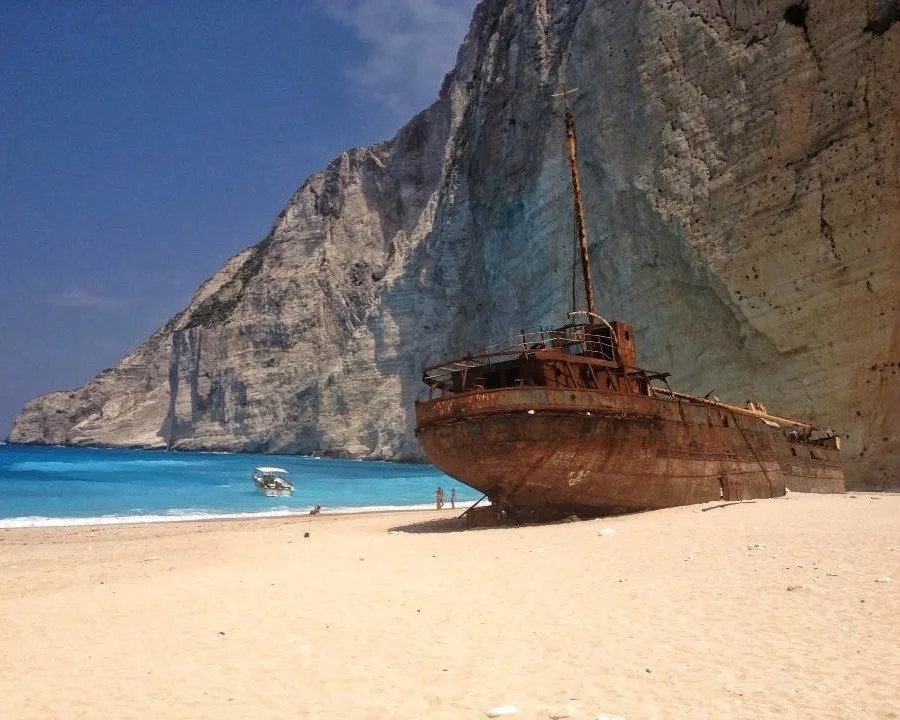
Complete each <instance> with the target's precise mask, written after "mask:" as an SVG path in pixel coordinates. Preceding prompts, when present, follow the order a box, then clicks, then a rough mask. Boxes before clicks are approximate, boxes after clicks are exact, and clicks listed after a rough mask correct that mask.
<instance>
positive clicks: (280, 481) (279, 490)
mask: <svg viewBox="0 0 900 720" xmlns="http://www.w3.org/2000/svg"><path fill="white" fill-rule="evenodd" d="M287 473H288V471H287V470H285V469H284V468H277V467H258V468H256V469H255V470H254V471H253V482H254V484H255V485H256V487H257V488H259V491H260V492H261V493H262V494H263V495H267V496H269V497H282V496H285V495H291V494H292V493H293V492H294V485H293V483H292V482H291V481H290V480H288V478H287Z"/></svg>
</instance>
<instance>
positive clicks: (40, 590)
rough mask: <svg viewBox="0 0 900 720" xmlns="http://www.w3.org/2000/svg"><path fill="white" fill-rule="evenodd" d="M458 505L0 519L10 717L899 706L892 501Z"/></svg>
mask: <svg viewBox="0 0 900 720" xmlns="http://www.w3.org/2000/svg"><path fill="white" fill-rule="evenodd" d="M457 512H458V511H457ZM454 516H455V514H454V513H453V512H452V511H450V510H446V509H445V510H444V511H442V512H436V511H433V512H414V513H413V512H409V513H385V514H373V515H350V516H327V515H325V516H319V517H314V518H313V517H309V518H307V517H300V518H284V519H275V520H254V521H243V520H236V521H225V522H203V523H172V524H154V525H132V526H102V527H77V528H34V529H13V530H3V531H0V577H2V583H0V717H2V718H16V719H18V718H243V719H246V718H483V717H485V711H486V710H488V709H490V708H493V707H495V706H501V705H515V706H517V707H518V708H519V709H520V712H519V713H518V714H517V715H515V716H514V717H517V718H548V717H562V716H565V715H568V716H570V717H573V718H596V717H598V716H601V715H610V716H621V717H624V718H628V720H637V719H639V718H770V717H783V718H900V682H898V677H900V496H897V495H874V494H868V493H851V494H848V495H846V496H816V495H799V494H792V495H790V496H789V497H787V498H780V499H775V500H759V501H755V502H747V503H739V504H730V505H727V506H725V507H716V506H715V504H710V505H700V506H692V507H682V508H673V509H670V510H663V511H657V512H650V513H642V514H637V515H628V516H620V517H615V518H606V519H599V520H589V521H579V522H569V523H559V524H552V525H544V526H528V527H509V528H494V529H483V530H470V531H457V530H455V529H454V528H455V523H454V522H453V520H452V518H453V517H454ZM610 531H611V532H610ZM306 532H308V533H309V537H308V538H304V533H306ZM889 579H890V580H891V581H888V580H889Z"/></svg>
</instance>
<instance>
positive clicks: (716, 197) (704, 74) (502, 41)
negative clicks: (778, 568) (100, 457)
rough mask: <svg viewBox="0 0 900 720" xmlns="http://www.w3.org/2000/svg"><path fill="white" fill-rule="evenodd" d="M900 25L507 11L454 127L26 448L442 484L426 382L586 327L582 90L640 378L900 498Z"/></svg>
mask: <svg viewBox="0 0 900 720" xmlns="http://www.w3.org/2000/svg"><path fill="white" fill-rule="evenodd" d="M898 20H900V7H898V3H897V2H896V0H804V1H803V2H799V3H794V4H791V3H790V2H786V1H784V0H782V1H781V2H775V1H774V0H754V1H753V2H750V1H749V0H744V1H739V0H631V1H626V0H528V1H526V0H519V1H518V2H516V1H514V0H503V1H501V0H485V2H483V3H482V4H481V5H480V6H479V7H478V8H477V10H476V12H475V16H474V18H473V22H472V26H471V29H470V31H469V34H468V36H467V38H466V40H465V42H464V44H463V46H462V47H461V49H460V51H459V56H458V61H457V65H456V68H455V69H454V70H453V71H452V73H450V74H449V75H448V76H447V79H446V81H445V83H444V86H443V88H442V90H441V93H440V97H439V99H438V100H437V102H436V103H435V104H434V105H432V106H431V107H430V108H428V109H427V110H425V111H424V112H422V113H421V114H419V115H418V116H416V117H415V118H413V119H412V121H410V123H409V124H408V125H406V126H405V127H404V128H403V129H402V130H400V132H399V133H398V134H397V136H396V137H395V138H393V139H392V140H390V141H388V142H385V143H383V144H381V145H377V146H375V147H371V148H366V149H356V150H350V151H347V152H345V153H344V154H343V155H341V156H340V157H339V158H337V159H336V160H334V162H332V164H331V165H330V166H329V167H328V168H327V169H326V170H325V171H324V172H322V173H319V174H317V175H314V176H313V177H311V178H310V179H309V180H307V181H306V183H305V184H304V185H303V186H302V187H301V188H300V189H299V190H298V191H297V192H296V193H295V194H294V196H293V197H292V198H291V200H290V202H289V203H288V205H287V207H286V208H285V209H284V211H283V212H282V214H281V215H280V216H279V217H278V218H277V220H276V221H275V223H274V225H273V227H272V229H271V231H270V232H269V234H268V235H267V236H266V238H265V239H264V240H263V241H262V242H261V243H259V244H258V245H256V246H254V247H252V248H250V249H248V250H246V251H245V252H243V253H241V254H240V255H238V256H237V257H235V258H233V259H232V260H231V261H230V262H229V263H228V264H227V265H226V266H225V267H224V268H223V269H222V270H221V271H220V272H219V273H218V274H217V275H216V276H215V277H214V278H212V279H211V280H209V281H208V282H206V283H205V284H204V285H203V286H202V287H201V288H200V289H199V290H198V292H197V294H196V295H195V297H194V298H193V299H192V301H191V303H190V305H189V306H188V307H187V308H186V309H185V310H184V311H183V312H181V313H180V314H179V315H177V316H176V317H174V318H173V319H172V320H171V321H170V322H169V323H168V324H167V325H166V326H165V327H164V328H162V329H161V330H159V331H158V332H157V333H156V334H154V335H153V336H152V337H151V338H150V339H149V340H148V341H147V342H146V343H145V344H144V345H142V346H141V347H140V348H138V349H137V350H136V351H135V352H133V353H132V354H131V355H129V356H127V357H126V358H124V359H123V360H122V361H121V362H120V363H119V365H117V366H116V367H115V368H113V369H110V370H106V371H104V372H102V373H101V374H100V375H98V376H97V377H96V378H94V379H93V380H92V381H90V382H89V383H87V384H86V385H85V386H83V387H81V388H79V389H77V390H75V391H73V392H71V393H51V394H49V395H45V396H43V397H41V398H38V399H36V400H34V401H32V402H31V403H29V404H28V406H26V408H25V409H24V410H23V411H22V413H21V414H20V416H19V417H18V419H17V420H16V423H15V426H14V428H13V430H12V433H11V435H10V438H9V439H10V441H13V442H41V443H68V444H90V445H133V446H159V447H171V448H179V449H196V448H208V449H226V450H257V451H259V450H265V451H276V450H277V451H282V452H302V453H322V454H334V455H348V456H357V457H370V458H395V459H414V458H417V457H418V448H417V446H416V443H415V439H414V437H413V435H412V405H413V400H414V398H415V397H416V395H417V393H418V392H419V384H420V382H419V381H420V377H421V370H422V368H423V366H424V365H426V364H427V363H428V362H429V361H434V360H437V359H439V358H440V357H441V356H443V355H445V354H446V353H448V352H449V353H456V352H460V351H463V350H465V349H467V348H470V347H472V346H480V345H484V344H488V343H489V342H492V341H496V340H499V339H502V338H505V337H507V336H508V335H510V334H511V333H512V332H514V331H515V330H517V329H519V328H521V327H529V326H537V325H544V326H548V325H552V324H555V323H558V321H559V320H560V319H561V317H562V316H563V315H564V313H565V311H566V310H567V309H568V306H569V304H570V298H571V293H572V288H571V282H572V270H573V268H572V264H573V240H572V210H571V202H570V200H569V194H568V193H569V184H568V177H567V168H566V160H565V149H564V143H563V130H562V121H561V114H560V108H559V106H558V101H554V100H553V98H552V97H551V95H552V93H554V92H556V91H558V90H559V89H560V88H561V87H562V86H563V85H568V86H569V87H577V88H578V92H577V94H576V96H575V98H576V99H575V100H574V110H575V113H576V117H577V120H578V128H579V151H580V157H581V163H582V175H583V181H584V185H585V198H586V205H587V213H588V217H589V233H590V241H591V252H592V262H593V268H592V270H593V274H594V277H595V282H596V284H597V286H598V306H599V308H601V310H602V311H603V312H604V314H606V315H607V316H610V317H613V318H618V319H622V320H625V321H627V322H630V323H632V324H633V325H634V326H635V328H636V331H637V335H638V341H639V346H638V347H639V355H640V360H641V362H642V364H643V365H644V366H646V367H650V368H654V369H660V370H671V371H672V372H673V379H672V384H673V386H675V387H678V388H679V389H683V390H686V391H697V392H701V393H706V392H708V391H710V390H714V391H715V394H716V395H717V396H718V397H720V398H721V399H723V400H731V401H734V402H738V403H743V402H744V401H745V400H747V399H750V398H752V399H758V400H762V401H764V402H766V403H767V405H768V407H769V410H770V411H774V412H777V413H780V414H784V415H794V416H799V417H804V418H810V419H812V420H814V421H816V422H820V423H825V424H828V425H831V426H832V427H834V428H835V429H839V430H840V431H841V432H842V433H843V434H844V435H845V443H844V447H845V456H846V459H847V470H848V481H849V482H850V484H851V485H854V486H856V487H872V488H876V487H886V486H888V485H893V486H894V487H896V486H897V485H898V484H900V439H898V438H900V413H898V411H897V408H898V407H900V376H898V370H900V248H898V240H900V152H898V128H900V81H898V78H900V22H898Z"/></svg>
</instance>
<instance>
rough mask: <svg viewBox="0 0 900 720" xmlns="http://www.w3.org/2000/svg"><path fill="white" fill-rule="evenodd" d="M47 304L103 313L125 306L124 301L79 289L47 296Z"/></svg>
mask: <svg viewBox="0 0 900 720" xmlns="http://www.w3.org/2000/svg"><path fill="white" fill-rule="evenodd" d="M47 302H49V303H50V304H51V305H56V306H58V307H66V308H78V309H82V310H100V311H103V312H109V311H112V310H121V309H122V308H124V307H125V306H126V305H127V302H126V301H125V300H119V299H117V298H112V297H107V296H104V295H94V294H93V293H89V292H87V291H85V290H81V289H80V288H71V289H69V290H66V291H65V292H61V293H54V294H52V295H48V296H47Z"/></svg>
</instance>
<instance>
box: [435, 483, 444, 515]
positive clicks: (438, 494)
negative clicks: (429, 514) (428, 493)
mask: <svg viewBox="0 0 900 720" xmlns="http://www.w3.org/2000/svg"><path fill="white" fill-rule="evenodd" d="M434 504H435V505H436V506H437V509H438V510H440V509H441V508H443V507H444V488H442V487H441V486H440V485H438V489H437V490H436V491H435V493H434Z"/></svg>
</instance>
